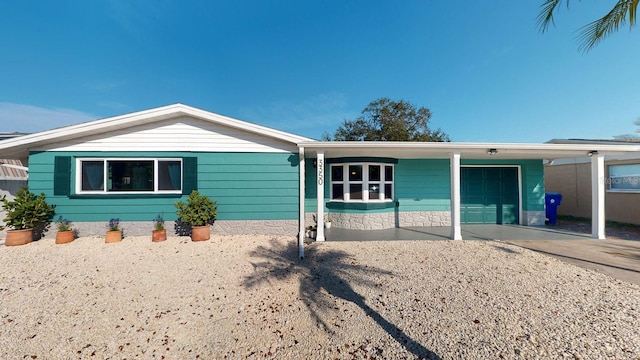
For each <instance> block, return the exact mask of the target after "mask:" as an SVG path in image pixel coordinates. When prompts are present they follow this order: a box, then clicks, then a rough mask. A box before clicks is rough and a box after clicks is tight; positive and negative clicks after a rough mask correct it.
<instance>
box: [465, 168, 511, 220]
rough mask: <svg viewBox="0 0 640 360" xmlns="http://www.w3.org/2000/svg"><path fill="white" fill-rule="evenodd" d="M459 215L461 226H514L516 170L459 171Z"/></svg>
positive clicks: (473, 169) (470, 169)
mask: <svg viewBox="0 0 640 360" xmlns="http://www.w3.org/2000/svg"><path fill="white" fill-rule="evenodd" d="M460 182H461V184H460V185H461V186H460V196H461V203H460V213H461V219H460V220H461V221H462V223H465V224H518V223H519V219H518V213H519V209H520V206H519V205H520V204H519V191H518V168H516V167H462V168H461V169H460Z"/></svg>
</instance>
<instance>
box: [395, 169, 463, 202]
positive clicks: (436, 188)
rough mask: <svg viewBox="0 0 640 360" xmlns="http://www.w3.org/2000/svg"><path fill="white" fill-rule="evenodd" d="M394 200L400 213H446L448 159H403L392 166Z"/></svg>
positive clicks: (448, 191)
mask: <svg viewBox="0 0 640 360" xmlns="http://www.w3.org/2000/svg"><path fill="white" fill-rule="evenodd" d="M394 186H395V200H397V201H399V202H400V207H399V210H400V211H449V210H450V209H451V201H450V197H451V180H450V176H449V160H448V159H405V160H399V161H398V164H397V165H396V166H395V178H394Z"/></svg>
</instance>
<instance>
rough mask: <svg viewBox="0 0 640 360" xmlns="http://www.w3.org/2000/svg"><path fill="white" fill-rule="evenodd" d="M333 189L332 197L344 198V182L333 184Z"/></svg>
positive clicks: (336, 198)
mask: <svg viewBox="0 0 640 360" xmlns="http://www.w3.org/2000/svg"><path fill="white" fill-rule="evenodd" d="M331 190H332V191H333V197H332V199H334V200H344V185H343V184H333V186H332V187H331Z"/></svg>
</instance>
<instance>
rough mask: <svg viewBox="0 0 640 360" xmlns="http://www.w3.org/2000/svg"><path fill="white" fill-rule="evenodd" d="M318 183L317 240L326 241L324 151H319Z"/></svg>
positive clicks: (317, 162)
mask: <svg viewBox="0 0 640 360" xmlns="http://www.w3.org/2000/svg"><path fill="white" fill-rule="evenodd" d="M316 164H317V166H316V168H317V179H316V182H317V183H318V196H317V199H318V216H317V218H316V221H317V225H318V228H317V229H316V230H317V232H316V241H324V152H323V151H318V156H317V161H316Z"/></svg>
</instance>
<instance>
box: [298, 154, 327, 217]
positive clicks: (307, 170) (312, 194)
mask: <svg viewBox="0 0 640 360" xmlns="http://www.w3.org/2000/svg"><path fill="white" fill-rule="evenodd" d="M314 160H315V159H313V158H307V159H305V161H304V164H305V166H304V177H305V180H304V181H305V188H304V191H305V196H304V212H305V213H317V212H318V197H317V195H318V183H317V182H316V172H317V169H316V168H314V167H313V161H314ZM329 176H330V174H329V171H327V170H326V169H325V178H326V179H327V180H326V181H325V182H324V183H325V187H324V193H325V194H327V195H326V197H325V200H327V201H328V198H329V195H328V194H330V192H329Z"/></svg>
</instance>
